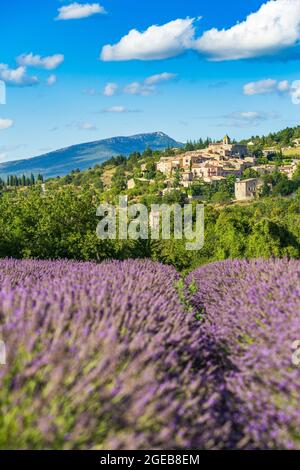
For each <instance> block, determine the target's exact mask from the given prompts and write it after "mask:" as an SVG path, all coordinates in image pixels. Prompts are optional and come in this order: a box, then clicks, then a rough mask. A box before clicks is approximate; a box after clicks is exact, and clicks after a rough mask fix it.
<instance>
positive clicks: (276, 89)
mask: <svg viewBox="0 0 300 470" xmlns="http://www.w3.org/2000/svg"><path fill="white" fill-rule="evenodd" d="M269 93H280V94H286V95H289V96H290V97H291V99H292V103H293V104H300V80H294V81H293V82H292V83H290V82H289V81H288V80H281V81H277V80H273V79H271V78H269V79H267V80H259V81H257V82H250V83H247V84H246V85H244V94H245V95H265V94H269Z"/></svg>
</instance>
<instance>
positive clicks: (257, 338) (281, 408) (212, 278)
mask: <svg viewBox="0 0 300 470" xmlns="http://www.w3.org/2000/svg"><path fill="white" fill-rule="evenodd" d="M187 283H188V284H191V283H195V284H196V286H197V292H194V294H193V296H192V303H193V305H194V307H195V308H196V309H197V310H198V311H199V312H200V314H201V315H202V325H201V332H202V336H203V341H204V342H205V343H206V345H207V346H206V347H205V351H206V354H207V359H208V361H210V362H211V363H212V364H216V366H217V367H218V368H219V370H220V371H222V376H223V380H224V390H226V393H227V397H228V400H227V406H228V408H229V410H230V420H231V434H230V440H231V442H230V446H232V447H235V448H246V449H247V448H248V449H257V448H258V449H276V448H277V449H278V448H287V449H291V448H292V449H299V448H300V411H299V400H300V369H299V368H298V367H296V366H295V365H293V364H292V360H291V356H292V349H291V346H292V343H293V342H294V341H295V340H297V339H300V263H299V261H288V260H269V261H266V260H258V261H250V262H248V261H245V260H243V261H224V262H220V263H214V264H211V265H207V266H204V267H202V268H200V269H198V270H196V271H194V272H193V273H191V274H190V275H189V276H188V278H187ZM232 439H233V440H232Z"/></svg>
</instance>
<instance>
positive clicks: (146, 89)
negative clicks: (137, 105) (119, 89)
mask: <svg viewBox="0 0 300 470" xmlns="http://www.w3.org/2000/svg"><path fill="white" fill-rule="evenodd" d="M123 91H124V93H127V94H128V95H141V96H148V95H151V93H153V92H154V91H155V88H154V87H153V86H148V85H145V84H144V83H140V82H132V83H129V84H128V85H126V87H125V88H124V90H123Z"/></svg>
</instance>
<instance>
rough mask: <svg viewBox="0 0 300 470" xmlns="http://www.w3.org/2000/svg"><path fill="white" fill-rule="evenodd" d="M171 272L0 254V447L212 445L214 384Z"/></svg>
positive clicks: (216, 433) (216, 428)
mask: <svg viewBox="0 0 300 470" xmlns="http://www.w3.org/2000/svg"><path fill="white" fill-rule="evenodd" d="M178 279H179V275H178V274H177V273H176V271H175V270H174V269H173V268H172V267H168V266H163V265H161V264H158V263H153V262H151V261H124V262H107V263H104V264H101V265H96V264H92V263H75V262H68V261H55V262H50V261H49V262H48V261H14V260H2V261H0V285H1V289H0V325H1V329H0V338H1V339H3V340H4V341H5V343H6V346H7V353H8V357H7V365H6V366H5V367H3V366H2V367H0V409H1V413H0V447H1V448H2V449H9V448H19V449H20V448H25V449H46V448H50V449H87V448H88V449H101V448H108V449H123V448H125V449H142V448H146V449H149V448H177V449H178V448H190V447H207V448H210V447H215V446H218V442H220V440H221V436H222V434H223V433H224V429H223V423H222V421H220V422H219V421H218V420H219V415H218V414H217V413H216V412H215V410H214V403H219V401H220V399H219V394H221V393H222V391H219V390H217V389H216V387H215V383H214V380H213V377H214V369H213V368H211V369H210V368H207V367H206V364H205V362H203V357H202V350H201V339H200V335H199V333H200V330H199V324H198V322H197V321H195V320H194V315H193V314H192V313H191V312H188V311H187V310H186V307H185V306H184V305H183V303H182V302H181V301H180V296H179V294H178V287H177V284H178ZM225 427H226V426H225Z"/></svg>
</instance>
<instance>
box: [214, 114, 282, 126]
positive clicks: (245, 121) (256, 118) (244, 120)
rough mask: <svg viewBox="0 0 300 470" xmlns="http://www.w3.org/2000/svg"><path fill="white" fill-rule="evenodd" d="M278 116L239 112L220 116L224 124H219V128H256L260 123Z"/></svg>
mask: <svg viewBox="0 0 300 470" xmlns="http://www.w3.org/2000/svg"><path fill="white" fill-rule="evenodd" d="M277 117H278V115H276V114H274V113H265V112H260V111H241V112H234V113H230V114H227V115H225V116H222V118H223V119H224V118H225V119H226V122H222V123H220V124H219V126H220V127H224V126H225V127H240V128H243V127H245V128H247V127H256V126H258V125H259V124H260V123H261V122H263V121H266V120H268V119H276V118H277Z"/></svg>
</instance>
